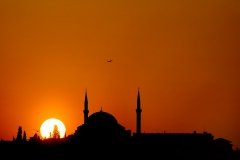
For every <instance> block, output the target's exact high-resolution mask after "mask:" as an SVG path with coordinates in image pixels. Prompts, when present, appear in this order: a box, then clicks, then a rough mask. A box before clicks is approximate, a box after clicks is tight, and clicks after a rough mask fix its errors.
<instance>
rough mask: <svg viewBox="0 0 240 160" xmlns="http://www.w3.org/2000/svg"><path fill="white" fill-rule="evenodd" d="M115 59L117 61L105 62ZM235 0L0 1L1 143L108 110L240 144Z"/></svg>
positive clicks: (145, 123)
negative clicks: (85, 105)
mask: <svg viewBox="0 0 240 160" xmlns="http://www.w3.org/2000/svg"><path fill="white" fill-rule="evenodd" d="M108 59H113V62H112V63H107V62H106V60H108ZM239 62H240V1H239V0H199V1H196V0H181V1H179V0H138V1H134V0H132V1H129V0H114V1H113V0H34V1H33V0H0V136H1V137H2V139H9V140H11V139H12V136H15V137H16V134H17V129H18V126H20V125H21V126H22V127H23V130H25V131H26V133H27V137H28V138H29V137H30V136H33V135H34V133H35V131H34V130H33V129H39V128H40V126H41V124H42V123H43V122H44V121H45V120H46V119H48V118H57V119H59V120H61V121H62V122H63V123H64V124H65V125H66V129H67V134H72V133H74V131H75V130H76V129H77V126H79V125H81V124H82V123H83V102H84V94H85V88H87V90H88V97H89V110H90V114H92V113H94V112H96V111H99V110H100V108H101V106H102V108H103V111H106V112H109V113H111V114H113V115H114V116H115V117H116V119H117V120H118V122H119V123H120V124H121V125H123V126H125V127H126V129H131V130H132V132H135V123H136V121H135V119H136V112H135V109H136V100H137V99H136V98H137V88H138V87H140V94H141V102H142V103H141V105H142V110H143V111H142V132H164V131H165V132H185V133H186V132H190V133H191V132H193V131H194V130H195V131H197V132H203V131H204V128H205V130H206V131H207V132H210V133H212V134H213V135H214V138H219V137H222V138H225V139H228V140H230V141H232V142H233V144H234V145H235V146H234V149H235V147H236V146H239V147H240V128H239V126H240V118H239V115H240V72H239V68H240V63H239Z"/></svg>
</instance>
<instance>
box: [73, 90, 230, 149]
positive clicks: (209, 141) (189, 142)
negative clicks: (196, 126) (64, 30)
mask: <svg viewBox="0 0 240 160" xmlns="http://www.w3.org/2000/svg"><path fill="white" fill-rule="evenodd" d="M141 112H142V109H141V101H140V93H139V90H138V94H137V106H136V133H133V135H132V134H131V130H126V129H125V127H124V126H122V125H121V124H119V123H118V121H117V119H116V118H115V117H114V116H113V115H111V114H110V113H107V112H104V111H102V109H101V110H100V111H99V112H95V113H93V114H92V115H90V116H88V113H89V109H88V97H87V92H86V93H85V101H84V110H83V114H84V124H82V125H80V126H78V127H77V130H76V131H75V133H74V134H73V137H75V138H74V141H78V142H79V141H80V142H81V143H83V142H84V141H85V142H87V143H89V142H99V141H101V142H104V143H107V142H111V143H113V144H118V143H122V142H123V143H125V144H126V143H129V142H131V144H134V145H135V147H140V148H141V149H144V147H145V150H146V149H149V148H151V146H154V149H156V147H155V146H158V147H157V149H161V150H172V149H175V150H180V149H194V148H195V149H198V150H213V149H217V150H219V149H220V150H222V151H231V150H232V144H231V142H230V141H228V140H226V139H223V138H218V139H214V136H213V135H212V134H211V133H207V132H205V131H204V132H203V133H196V131H193V133H165V132H164V133H142V132H141ZM94 144H96V143H94ZM100 144H102V143H100Z"/></svg>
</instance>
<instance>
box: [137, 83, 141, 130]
mask: <svg viewBox="0 0 240 160" xmlns="http://www.w3.org/2000/svg"><path fill="white" fill-rule="evenodd" d="M141 112H142V109H141V100H140V93H139V87H138V96H137V109H136V113H137V124H136V125H137V126H136V133H137V134H141Z"/></svg>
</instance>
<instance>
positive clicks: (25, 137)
mask: <svg viewBox="0 0 240 160" xmlns="http://www.w3.org/2000/svg"><path fill="white" fill-rule="evenodd" d="M23 141H24V142H26V141H27V135H26V132H25V131H24V132H23Z"/></svg>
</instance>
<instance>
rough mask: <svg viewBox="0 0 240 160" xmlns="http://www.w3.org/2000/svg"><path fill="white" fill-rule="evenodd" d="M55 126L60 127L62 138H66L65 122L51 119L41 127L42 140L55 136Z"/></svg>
mask: <svg viewBox="0 0 240 160" xmlns="http://www.w3.org/2000/svg"><path fill="white" fill-rule="evenodd" d="M54 125H57V127H58V131H59V134H60V138H63V137H64V136H65V132H66V127H65V125H64V124H63V122H61V121H60V120H58V119H56V118H50V119H48V120H46V121H44V122H43V124H42V125H41V127H40V133H41V136H42V138H50V136H51V135H53V129H54Z"/></svg>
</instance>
